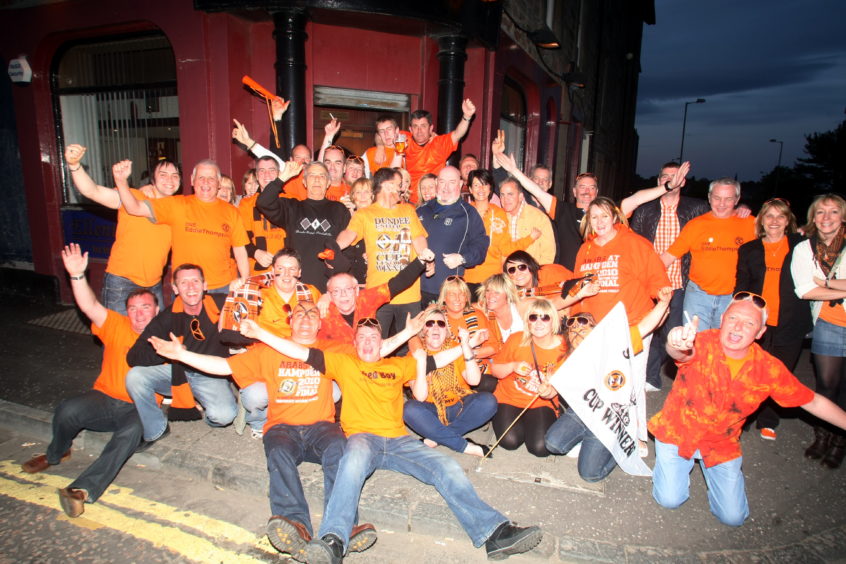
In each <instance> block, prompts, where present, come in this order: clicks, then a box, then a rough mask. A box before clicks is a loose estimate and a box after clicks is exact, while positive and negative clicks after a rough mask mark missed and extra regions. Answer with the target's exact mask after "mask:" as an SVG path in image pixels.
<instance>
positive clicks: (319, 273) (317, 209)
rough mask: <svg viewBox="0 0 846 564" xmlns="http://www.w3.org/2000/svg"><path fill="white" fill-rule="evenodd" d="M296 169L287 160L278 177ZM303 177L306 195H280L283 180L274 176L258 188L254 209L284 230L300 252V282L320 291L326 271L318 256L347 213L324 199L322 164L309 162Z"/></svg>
mask: <svg viewBox="0 0 846 564" xmlns="http://www.w3.org/2000/svg"><path fill="white" fill-rule="evenodd" d="M298 168H299V166H298V165H297V164H296V163H293V162H291V161H289V162H288V163H286V165H285V171H286V172H283V174H282V177H283V178H285V177H291V176H293V175H294V174H296V173H297V172H298ZM303 179H304V182H305V186H306V192H307V195H308V197H307V198H306V199H305V200H302V201H300V200H296V199H292V198H280V197H279V194H280V192H281V191H282V184H283V180H282V179H277V180H274V181H272V182H271V183H270V184H268V185H267V186H266V187H265V189H264V190H262V192H261V194H260V195H259V197H258V199H257V200H256V208H258V210H259V211H260V212H261V213H262V215H264V217H266V218H267V219H268V220H269V221H270V222H271V223H273V224H275V225H278V226H279V227H281V228H283V229H284V230H285V232H286V244H287V246H289V247H291V248H294V249H297V251H298V252H299V253H300V258H301V267H302V281H303V282H306V283H308V284H311V285H313V286H315V287H316V288H317V289H318V290H320V291H321V292H324V291H325V290H326V280H327V278H328V271H327V267H326V264H325V263H324V262H323V259H321V258H320V257H319V256H318V255H319V254H320V253H322V252H323V250H324V249H325V248H327V243H328V242H329V241H330V240H334V239H335V238H337V237H338V235H339V234H340V233H341V231H342V230H343V229H344V228H345V227H346V226H347V223H349V219H350V213H349V212H348V211H347V208H346V206H344V204H342V203H340V202H333V201H331V200H327V199H326V190H327V188H328V186H329V172H328V170H327V169H326V165H324V164H323V163H319V162H313V163H311V164H309V165H308V166H307V167H306V169H305V173H303Z"/></svg>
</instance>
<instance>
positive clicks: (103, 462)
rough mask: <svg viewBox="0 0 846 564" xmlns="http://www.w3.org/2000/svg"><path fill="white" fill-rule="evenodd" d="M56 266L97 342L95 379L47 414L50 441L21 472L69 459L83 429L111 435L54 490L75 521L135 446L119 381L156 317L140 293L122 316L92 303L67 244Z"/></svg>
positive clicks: (134, 428) (134, 425)
mask: <svg viewBox="0 0 846 564" xmlns="http://www.w3.org/2000/svg"><path fill="white" fill-rule="evenodd" d="M62 262H64V265H65V270H67V272H68V275H69V277H70V280H71V289H72V290H73V297H74V300H76V305H77V306H79V309H80V310H81V311H82V313H84V314H85V315H86V316H88V318H89V319H90V320H91V333H93V334H94V335H95V336H96V337H98V338H99V339H100V340H101V341H102V342H103V363H102V366H101V368H100V375H99V376H97V380H96V381H95V382H94V386H93V388H92V389H91V390H89V391H87V392H85V393H83V394H81V395H78V396H76V397H72V398H69V399H66V400H64V401H63V402H62V403H61V404H59V407H57V408H56V411H55V413H53V439H52V440H51V441H50V445H49V446H48V447H47V453H46V454H41V455H38V456H35V457H33V458H31V459H30V460H29V461H27V462H25V463H24V464H23V466H22V468H23V470H24V472H29V473H31V474H32V473H36V472H41V471H43V470H46V469H47V468H48V467H50V466H53V465H56V464H59V463H60V462H63V461H65V460H67V459H68V458H70V448H71V445H72V444H73V439H74V437H76V436H77V435H78V434H79V432H80V431H82V430H84V429H89V430H92V431H98V432H111V433H112V438H111V439H109V442H108V443H106V446H105V447H104V448H103V452H101V453H100V456H98V457H97V458H96V459H95V460H94V462H92V463H91V465H90V466H88V468H86V469H85V470H84V471H83V472H82V474H80V475H79V476H78V477H77V478H76V479H75V480H74V481H73V482H71V483H70V485H68V486H67V487H65V488H62V489H60V490H59V502H60V503H61V506H62V509H64V511H65V513H66V514H67V515H68V517H79V516H80V515H82V513H83V512H84V511H85V504H86V503H94V502H95V501H97V500H98V499H99V498H100V496H101V495H102V494H103V492H104V491H105V490H106V488H107V487H109V484H111V483H112V480H114V479H115V476H117V474H118V472H120V469H121V468H122V467H123V464H124V463H125V462H126V461H127V459H129V457H130V456H132V454H133V453H134V452H135V450H136V449H137V448H138V445H139V444H140V443H141V435H142V432H143V428H142V426H141V419H140V418H139V417H138V412H137V411H136V410H135V406H134V405H132V399H131V398H130V397H129V394H128V393H127V391H126V386H125V385H124V378H125V377H126V373H127V372H128V371H129V366H128V365H127V363H126V353H127V351H128V350H129V349H130V347H132V345H133V344H134V343H135V340H136V339H137V338H138V335H140V334H141V333H142V332H143V331H144V329H145V328H146V327H147V324H148V323H150V321H151V320H152V319H153V318H154V317H155V316H156V314H157V313H158V312H159V307H158V302H157V301H156V296H155V295H154V294H153V293H152V292H150V290H147V289H144V288H140V289H136V290H134V291H132V292H131V293H130V294H129V295H128V296H127V298H126V308H125V309H126V311H127V315H120V314H118V313H117V312H115V311H114V310H110V309H108V308H106V307H105V306H103V304H101V303H100V302H98V301H97V298H96V296H95V295H94V291H93V290H92V289H91V286H89V285H88V281H87V280H86V279H85V270H86V269H87V268H88V253H87V252H86V253H85V254H83V253H81V252H80V249H79V245H77V244H76V243H71V244H69V245H68V246H67V247H65V248H64V250H62Z"/></svg>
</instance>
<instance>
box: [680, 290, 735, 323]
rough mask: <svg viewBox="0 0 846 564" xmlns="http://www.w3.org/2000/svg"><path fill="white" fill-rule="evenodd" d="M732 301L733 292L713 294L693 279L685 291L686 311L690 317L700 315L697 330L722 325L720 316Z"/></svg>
mask: <svg viewBox="0 0 846 564" xmlns="http://www.w3.org/2000/svg"><path fill="white" fill-rule="evenodd" d="M729 302H731V294H721V295H712V294H709V293H707V292H705V290H703V289H702V288H700V287H699V286H697V285H696V283H695V282H694V281H693V280H691V281H690V282H688V283H687V288H686V289H685V291H684V311H686V312H687V313H688V314H689V315H690V318H691V319H693V316H694V315H698V316H699V325H698V328H697V330H698V331H704V330H705V329H717V328H719V326H720V316H722V315H723V312H724V311H725V310H726V308H727V307H728V305H729Z"/></svg>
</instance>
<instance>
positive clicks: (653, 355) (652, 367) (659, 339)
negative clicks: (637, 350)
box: [646, 288, 684, 390]
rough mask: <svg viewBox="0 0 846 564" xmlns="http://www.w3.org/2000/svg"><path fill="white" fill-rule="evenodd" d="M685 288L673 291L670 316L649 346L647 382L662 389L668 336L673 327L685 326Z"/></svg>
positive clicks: (654, 335) (659, 328)
mask: <svg viewBox="0 0 846 564" xmlns="http://www.w3.org/2000/svg"><path fill="white" fill-rule="evenodd" d="M683 309H684V288H679V289H677V290H673V297H672V298H671V299H670V314H669V316H667V320H666V321H665V322H664V324H663V325H661V326H660V327H658V328H657V329H656V330H655V331H654V332H653V333H652V344H651V345H650V346H649V357H648V360H647V362H646V382H647V383H649V384H652V385H653V386H654V387H656V388H658V389H659V390H660V389H661V385H662V381H661V368H662V367H663V366H664V362H666V360H667V348H666V344H667V334H668V333H669V332H670V329H672V328H673V327H678V326H679V325H683V324H684V316H683V314H682V310H683Z"/></svg>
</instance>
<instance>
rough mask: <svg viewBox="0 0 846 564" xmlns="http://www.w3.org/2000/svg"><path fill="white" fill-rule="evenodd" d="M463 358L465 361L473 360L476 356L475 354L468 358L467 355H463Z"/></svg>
mask: <svg viewBox="0 0 846 564" xmlns="http://www.w3.org/2000/svg"><path fill="white" fill-rule="evenodd" d="M464 360H465V362H471V361H473V360H476V357H475V356H471V357H470V358H467V357H466V356H465V357H464Z"/></svg>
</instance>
